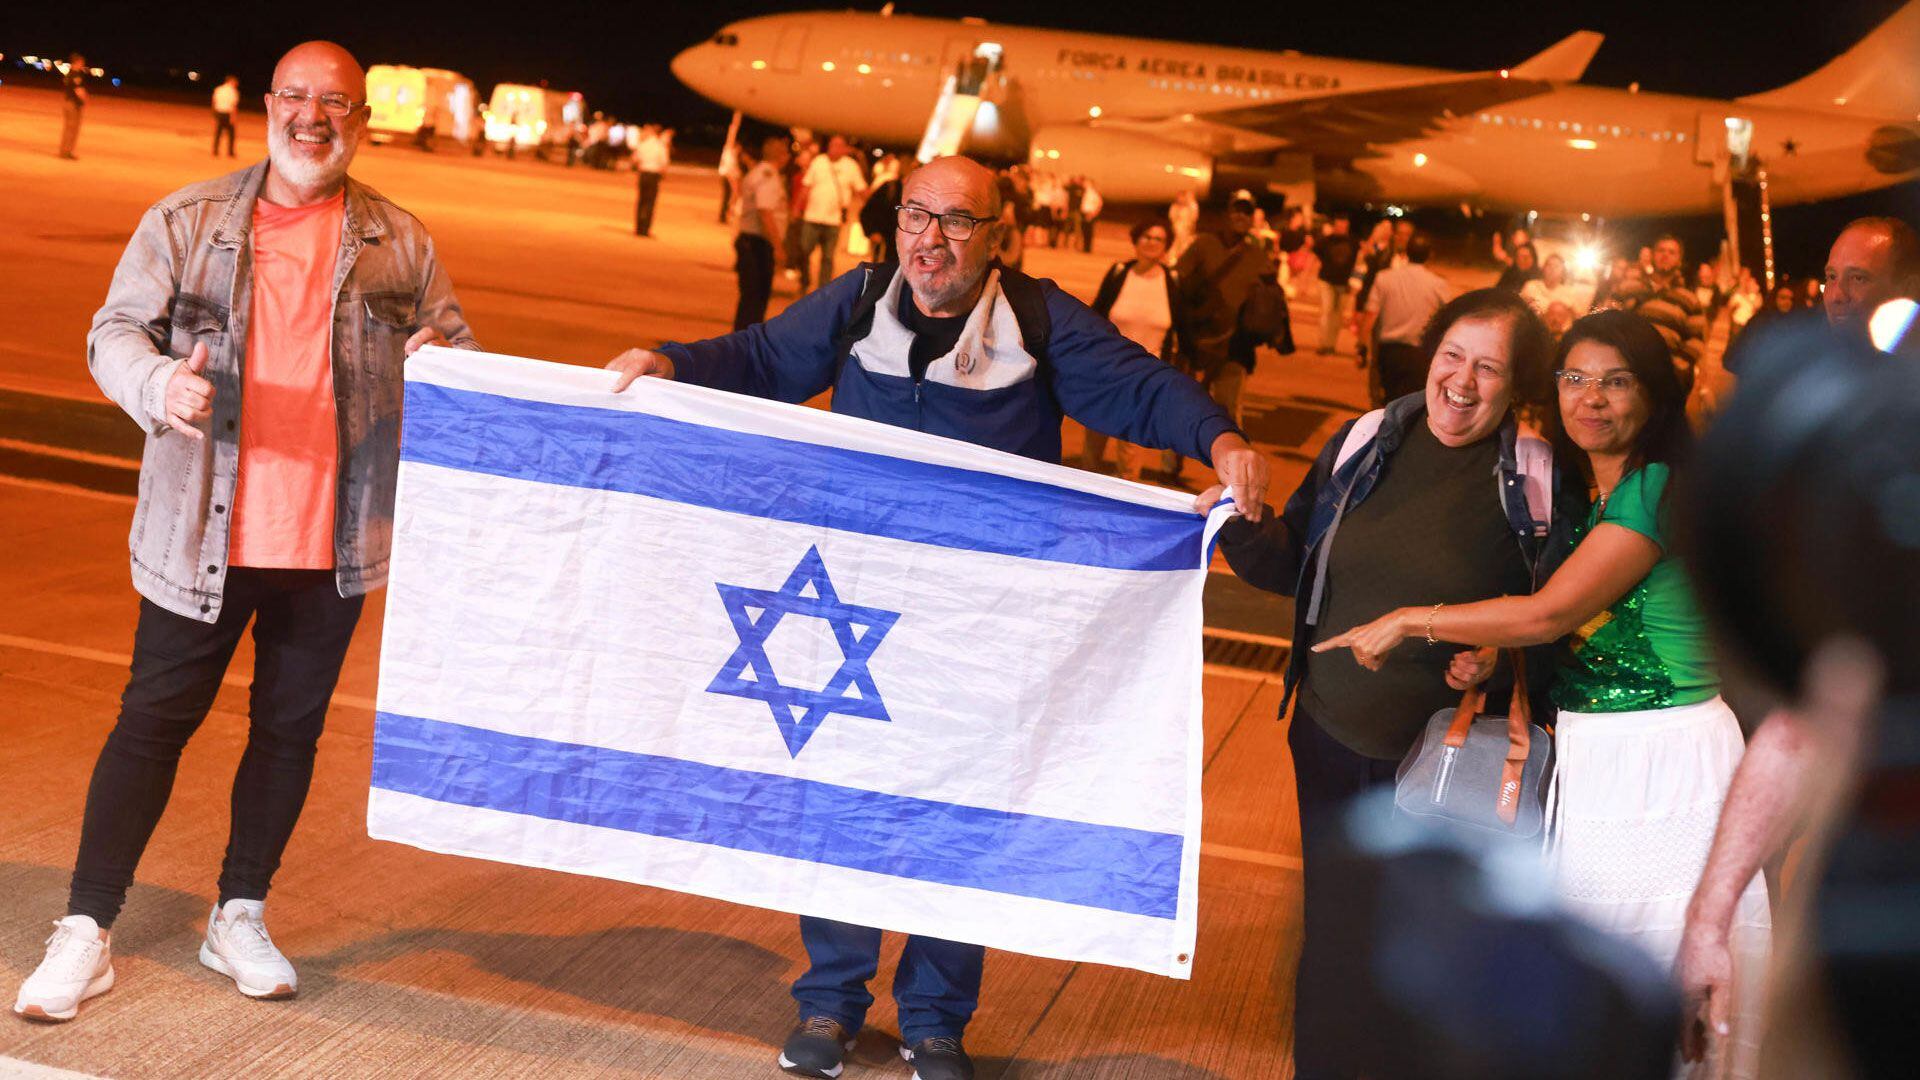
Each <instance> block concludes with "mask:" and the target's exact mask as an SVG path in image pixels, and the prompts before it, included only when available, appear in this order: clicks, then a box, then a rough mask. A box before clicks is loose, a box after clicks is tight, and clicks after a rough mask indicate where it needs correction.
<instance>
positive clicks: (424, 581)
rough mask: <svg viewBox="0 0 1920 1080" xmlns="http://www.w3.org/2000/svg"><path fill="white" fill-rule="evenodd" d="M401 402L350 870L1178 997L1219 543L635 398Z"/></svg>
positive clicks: (1139, 515) (871, 427) (554, 371)
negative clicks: (551, 874) (707, 906)
mask: <svg viewBox="0 0 1920 1080" xmlns="http://www.w3.org/2000/svg"><path fill="white" fill-rule="evenodd" d="M405 379H406V390H405V393H406V401H405V404H406V409H405V412H404V415H403V419H402V431H401V444H400V465H399V476H398V486H397V491H396V496H395V506H394V527H393V558H392V570H391V576H390V578H389V581H388V586H387V606H386V619H385V622H384V625H383V627H382V636H381V659H380V684H379V697H378V702H377V710H376V717H375V722H374V739H373V743H374V745H373V761H372V767H371V770H370V773H369V789H370V790H369V793H368V798H367V833H368V835H369V836H372V837H374V838H376V839H380V840H390V841H394V842H398V843H404V844H411V845H414V846H416V847H420V848H424V849H426V850H429V851H434V852H441V853H445V854H450V855H459V856H466V857H471V858H481V859H493V860H498V861H501V862H508V863H517V864H521V865H526V866H537V867H544V868H547V869H550V870H560V871H566V872H569V873H577V874H592V875H596V876H599V877H603V878H611V879H615V880H619V881H629V882H635V883H638V884H641V885H646V886H651V887H657V888H664V889H677V890H680V891H682V892H687V893H691V894H694V895H698V896H705V897H711V898H714V899H718V900H724V901H728V902H732V903H739V904H752V905H755V906H758V907H762V908H766V909H769V910H772V911H781V912H791V913H795V914H800V915H808V916H815V917H819V918H823V919H832V920H836V921H839V922H843V923H852V924H854V925H857V926H871V927H879V928H881V929H884V930H889V931H895V932H900V933H908V934H920V935H925V936H929V937H936V938H942V939H945V940H949V941H966V942H973V943H977V944H980V945H986V946H989V947H991V948H997V949H1011V950H1014V951H1018V952H1024V953H1030V954H1033V955H1036V956H1048V957H1055V958H1058V959H1062V960H1071V961H1086V962H1092V963H1101V964H1116V965H1121V966H1125V967H1131V968H1137V969H1139V970H1142V971H1150V972H1155V973H1158V974H1161V975H1167V976H1171V977H1174V978H1188V977H1190V976H1191V973H1192V970H1193V964H1194V962H1195V960H1194V943H1195V940H1196V938H1197V926H1198V915H1197V913H1198V908H1199V876H1200V858H1201V855H1200V821H1201V813H1200V810H1201V804H1200V799H1201V785H1200V772H1201V765H1202V763H1203V761H1204V759H1205V752H1206V746H1207V742H1206V739H1205V738H1204V729H1203V727H1202V723H1201V720H1202V715H1203V707H1202V706H1203V703H1202V696H1201V688H1202V679H1203V675H1204V670H1205V668H1204V665H1205V657H1204V656H1203V654H1202V652H1201V647H1200V646H1201V642H1200V627H1201V601H1202V595H1203V593H1204V591H1205V586H1206V578H1207V543H1208V540H1209V539H1210V537H1211V536H1212V532H1211V529H1213V528H1216V527H1217V526H1218V524H1219V523H1220V522H1221V521H1224V520H1225V515H1224V513H1223V512H1221V511H1216V512H1215V514H1214V516H1213V518H1212V520H1211V521H1210V522H1209V521H1205V520H1203V519H1202V518H1200V517H1199V516H1198V515H1196V514H1194V513H1193V510H1192V501H1191V497H1190V496H1188V495H1186V494H1185V493H1182V492H1174V491H1163V490H1160V489H1156V488H1148V487H1145V486H1142V485H1138V484H1132V483H1128V482H1126V481H1122V480H1117V479H1114V478H1112V477H1103V476H1096V475H1093V474H1089V473H1082V472H1079V471H1077V470H1074V469H1068V468H1063V467H1061V466H1059V465H1055V464H1052V463H1048V462H1041V461H1034V460H1030V459H1027V458H1022V457H1017V456H1015V455H1012V454H1007V453H1002V452H1000V451H997V450H992V449H988V448H985V447H980V446H974V445H971V444H968V443H965V442H961V441H958V440H954V439H945V438H938V437H934V436H931V435H927V434H924V433H921V432H916V431H909V430H905V429H901V428H895V427H888V426H886V425H882V424H875V423H872V422H869V421H865V420H859V419H855V418H852V417H847V416H840V415H837V414H834V413H830V412H822V411H818V410H815V409H809V408H802V407H799V406H793V405H786V404H781V403H779V402H773V401H764V400H757V399H754V398H749V397H745V396H741V395H736V394H732V393H725V392H722V391H719V390H716V389H712V388H709V387H703V386H694V385H686V384H681V383H674V382H667V381H665V380H661V379H642V380H640V381H639V382H638V383H636V384H634V385H633V386H631V387H629V388H628V389H627V390H625V391H623V392H621V393H617V394H616V393H613V392H612V390H611V385H612V384H611V379H612V376H611V374H610V373H608V372H605V371H600V370H594V369H588V368H576V367H571V366H568V365H563V364H548V363H543V362H540V361H536V360H526V359H520V358H516V357H505V356H490V355H485V354H477V353H472V352H461V351H458V350H452V349H444V348H438V347H434V346H428V347H426V348H423V349H421V350H420V351H419V352H418V353H416V354H414V355H413V356H412V357H410V358H409V359H408V360H407V367H406V372H405ZM769 716H771V717H772V719H773V724H772V726H771V727H769V724H768V722H767V721H768V717H769ZM876 721H877V722H876ZM803 751H804V752H803ZM556 887H558V888H564V885H556Z"/></svg>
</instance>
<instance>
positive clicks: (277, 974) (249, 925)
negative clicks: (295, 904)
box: [200, 900, 300, 998]
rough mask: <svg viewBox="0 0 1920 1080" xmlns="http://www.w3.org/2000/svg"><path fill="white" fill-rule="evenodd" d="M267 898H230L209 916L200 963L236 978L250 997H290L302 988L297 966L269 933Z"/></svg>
mask: <svg viewBox="0 0 1920 1080" xmlns="http://www.w3.org/2000/svg"><path fill="white" fill-rule="evenodd" d="M266 907H267V905H266V901H264V900H229V901H227V902H226V904H225V905H224V906H221V907H216V908H214V909H213V911H212V913H211V914H209V915H208V916H207V940H205V941H204V942H201V944H200V962H201V963H202V964H205V965H206V966H208V967H210V968H212V969H213V970H215V971H217V972H219V973H220V974H222V975H225V976H226V977H228V978H230V979H232V980H233V984H234V985H235V986H237V987H239V988H240V992H241V993H243V994H245V995H247V996H248V997H250V998H290V997H292V996H293V995H294V994H295V993H297V992H298V991H299V989H300V980H299V979H298V977H296V976H295V975H294V973H293V965H292V964H290V963H288V962H287V958H286V957H285V956H283V955H281V953H280V950H279V949H277V948H275V947H274V945H273V939H272V938H271V937H268V936H267V923H266Z"/></svg>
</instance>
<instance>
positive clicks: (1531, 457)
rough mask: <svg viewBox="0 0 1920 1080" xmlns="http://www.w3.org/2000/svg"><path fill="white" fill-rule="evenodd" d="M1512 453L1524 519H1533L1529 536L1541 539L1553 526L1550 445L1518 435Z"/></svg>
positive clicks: (1540, 440) (1551, 450) (1536, 437)
mask: <svg viewBox="0 0 1920 1080" xmlns="http://www.w3.org/2000/svg"><path fill="white" fill-rule="evenodd" d="M1513 453H1514V458H1515V459H1516V461H1515V463H1516V464H1517V465H1519V467H1520V484H1521V487H1523V488H1524V489H1525V491H1526V496H1527V516H1528V517H1531V518H1532V519H1533V535H1534V536H1536V537H1540V536H1545V535H1547V529H1548V528H1549V527H1550V526H1551V525H1552V524H1553V444H1552V443H1549V442H1547V440H1545V439H1543V438H1541V437H1539V436H1538V435H1527V434H1525V433H1522V434H1521V435H1520V437H1519V438H1517V439H1515V440H1514V444H1513Z"/></svg>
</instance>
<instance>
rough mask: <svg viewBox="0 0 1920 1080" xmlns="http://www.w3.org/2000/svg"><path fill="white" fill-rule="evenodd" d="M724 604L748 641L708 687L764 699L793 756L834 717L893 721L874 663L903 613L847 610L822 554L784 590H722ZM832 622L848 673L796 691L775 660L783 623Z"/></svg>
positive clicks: (805, 562)
mask: <svg viewBox="0 0 1920 1080" xmlns="http://www.w3.org/2000/svg"><path fill="white" fill-rule="evenodd" d="M715 587H716V588H718V589H719V590H720V599H721V601H722V602H723V603H725V604H726V606H727V618H728V619H729V620H731V621H732V623H733V629H734V632H735V633H737V634H739V635H740V647H739V648H737V649H735V650H734V651H733V655H732V656H730V657H728V658H727V662H726V663H725V664H723V665H722V666H721V668H720V673H719V674H718V675H715V676H714V678H713V682H712V683H711V684H710V685H709V686H708V687H707V692H708V693H712V694H732V695H734V696H735V697H743V698H757V699H759V700H761V701H764V702H766V703H767V708H768V709H770V710H772V712H773V721H774V723H776V724H778V725H780V735H781V737H782V738H784V739H785V740H786V743H787V753H789V754H791V755H793V756H794V757H799V756H800V751H801V750H802V749H804V748H805V747H806V745H807V740H808V739H811V738H813V733H814V732H815V731H816V730H818V729H819V727H820V722H821V721H822V720H825V719H826V718H827V714H829V713H836V712H837V713H845V714H846V715H848V716H862V717H865V718H867V719H869V720H891V719H892V718H891V717H889V716H888V715H887V707H886V704H885V703H884V702H883V701H881V699H880V691H879V689H878V688H876V687H875V686H874V685H873V675H872V674H871V673H870V672H868V670H867V660H868V658H869V657H871V656H872V655H873V651H874V650H875V649H877V648H879V647H880V642H881V641H882V640H883V639H885V638H886V636H887V631H888V630H891V629H892V628H893V624H894V622H895V621H897V620H898V619H899V618H900V613H899V612H897V611H883V610H881V609H880V608H872V607H860V606H859V605H856V604H847V603H842V602H841V600H840V596H839V594H838V593H836V592H835V591H834V588H833V581H832V579H830V578H828V577H827V567H826V564H825V563H824V562H822V561H821V558H820V549H819V548H818V547H817V546H816V547H810V548H808V549H807V553H806V554H805V555H803V556H801V558H800V564H799V565H798V566H796V567H794V568H793V573H792V574H791V575H789V576H788V577H787V581H786V584H784V585H782V586H780V588H779V589H777V590H774V589H753V588H748V587H747V586H744V585H728V584H725V583H716V584H715ZM789 615H792V616H796V617H801V618H815V619H825V620H826V621H827V624H828V625H829V626H831V627H832V628H833V638H834V640H835V641H836V642H838V643H839V645H840V652H841V655H842V656H843V657H844V659H843V660H842V662H841V664H840V670H838V671H836V672H834V673H833V677H832V678H829V679H828V680H827V684H826V685H825V686H823V687H821V688H820V689H818V690H809V689H807V688H805V687H801V686H788V685H785V684H783V683H782V682H781V681H780V678H779V676H778V675H777V674H776V673H775V672H774V670H773V661H772V660H770V659H768V657H767V638H768V636H769V635H771V634H772V633H773V629H774V627H776V626H779V625H780V620H781V619H783V618H785V617H787V616H789Z"/></svg>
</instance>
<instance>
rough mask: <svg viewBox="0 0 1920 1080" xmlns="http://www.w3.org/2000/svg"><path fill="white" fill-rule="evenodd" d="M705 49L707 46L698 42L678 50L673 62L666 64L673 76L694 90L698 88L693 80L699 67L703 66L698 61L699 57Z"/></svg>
mask: <svg viewBox="0 0 1920 1080" xmlns="http://www.w3.org/2000/svg"><path fill="white" fill-rule="evenodd" d="M706 49H707V46H706V45H705V44H700V45H694V46H690V47H688V48H685V49H682V50H680V55H678V56H675V57H674V58H673V62H672V63H671V64H669V65H668V68H669V69H670V70H672V72H673V77H674V78H676V79H679V80H680V81H681V82H682V83H684V84H685V85H687V86H690V87H693V88H694V89H696V90H697V89H699V86H698V85H697V84H696V83H695V82H694V78H695V75H696V73H697V72H698V71H699V69H700V68H701V67H702V66H704V65H702V64H701V63H700V59H701V56H702V54H704V53H705V52H706Z"/></svg>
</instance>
